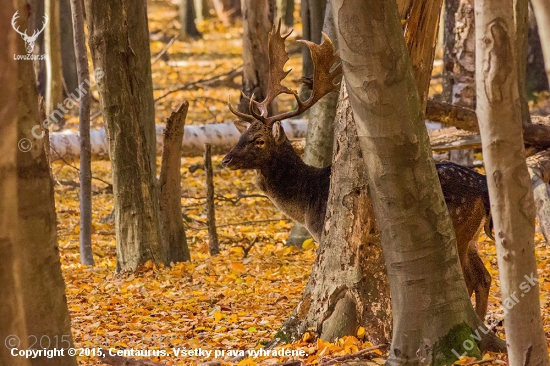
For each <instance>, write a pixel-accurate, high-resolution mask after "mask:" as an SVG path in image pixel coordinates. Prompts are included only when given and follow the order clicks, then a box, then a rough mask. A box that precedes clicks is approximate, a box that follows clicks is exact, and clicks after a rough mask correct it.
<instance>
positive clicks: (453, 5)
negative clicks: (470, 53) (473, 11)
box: [443, 0, 458, 103]
mask: <svg viewBox="0 0 550 366" xmlns="http://www.w3.org/2000/svg"><path fill="white" fill-rule="evenodd" d="M457 11H458V0H445V20H444V22H445V23H444V26H445V31H444V34H443V101H445V102H447V103H452V102H453V100H452V96H453V91H452V89H453V83H454V75H453V70H454V65H455V59H456V54H455V26H456V13H457Z"/></svg>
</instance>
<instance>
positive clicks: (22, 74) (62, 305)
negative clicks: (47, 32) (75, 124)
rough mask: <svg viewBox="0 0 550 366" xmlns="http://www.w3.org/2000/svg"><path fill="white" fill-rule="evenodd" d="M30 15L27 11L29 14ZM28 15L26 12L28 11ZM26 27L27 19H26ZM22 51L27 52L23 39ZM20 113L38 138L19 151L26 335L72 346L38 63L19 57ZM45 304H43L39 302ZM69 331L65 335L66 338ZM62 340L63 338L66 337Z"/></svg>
mask: <svg viewBox="0 0 550 366" xmlns="http://www.w3.org/2000/svg"><path fill="white" fill-rule="evenodd" d="M18 8H19V14H26V12H25V8H26V1H24V0H20V1H19V6H18ZM23 17H25V16H22V17H21V18H23ZM25 18H26V17H25ZM21 21H22V24H21V25H22V27H24V28H26V24H25V23H26V19H24V20H23V19H21ZM18 51H19V52H17V53H23V52H25V51H24V49H23V43H22V42H20V43H19V50H18ZM17 76H18V83H17V98H18V106H17V108H18V109H17V116H18V123H17V124H18V130H19V136H18V138H19V139H22V138H27V139H29V140H30V141H29V143H31V141H32V148H31V149H30V150H29V151H24V150H20V151H19V152H18V154H17V172H18V182H17V202H18V206H17V207H18V220H19V222H18V229H19V230H18V231H19V238H18V244H17V247H18V250H20V254H19V255H21V258H22V276H21V284H23V287H22V293H23V300H24V304H26V305H27V306H26V307H25V318H26V319H27V320H28V321H27V331H26V333H25V334H21V336H25V337H26V335H31V334H33V335H37V336H38V335H40V336H42V337H48V338H49V340H50V341H52V342H54V340H55V339H63V340H64V343H65V344H66V345H65V346H64V347H72V336H71V323H70V318H69V311H68V308H67V302H66V301H67V300H66V297H65V283H64V281H63V276H62V275H61V263H60V258H59V251H58V246H57V232H56V229H57V228H56V215H55V202H54V191H53V180H52V177H51V172H50V167H49V164H48V161H47V159H46V153H45V148H44V144H45V142H46V141H47V140H46V139H43V138H42V139H36V138H33V137H32V133H31V131H32V128H33V127H34V126H36V125H40V124H41V122H42V119H41V116H40V115H39V112H38V95H37V92H36V86H35V77H34V70H33V65H32V63H31V62H29V61H18V73H17ZM37 304H39V306H37ZM62 337H63V338H62ZM60 342H61V341H60ZM31 363H32V364H33V365H45V366H47V365H52V366H53V365H59V366H64V365H70V366H73V365H74V366H76V359H75V357H74V356H73V357H71V356H68V355H67V354H66V353H65V356H64V357H55V358H44V357H42V358H35V359H32V360H31Z"/></svg>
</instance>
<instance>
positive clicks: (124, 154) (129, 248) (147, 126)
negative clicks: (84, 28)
mask: <svg viewBox="0 0 550 366" xmlns="http://www.w3.org/2000/svg"><path fill="white" fill-rule="evenodd" d="M85 4H86V15H87V20H88V30H89V35H90V50H91V53H92V58H93V60H94V67H95V68H99V69H100V70H102V72H103V73H104V76H103V77H102V78H101V80H99V82H98V87H99V97H100V102H101V107H102V110H103V118H104V120H105V124H106V126H107V134H108V137H109V155H110V159H111V166H112V169H113V195H114V200H115V228H116V240H117V270H131V271H133V270H135V269H136V268H137V266H139V265H140V264H143V263H145V262H147V261H148V260H150V259H151V260H153V261H154V262H155V263H163V264H169V262H168V258H167V255H166V252H165V250H164V248H163V245H162V242H161V229H160V228H161V225H160V216H159V200H158V192H157V187H156V177H155V169H154V167H155V158H154V157H155V156H156V155H155V154H154V153H153V151H156V146H155V124H154V108H153V94H152V87H151V85H152V81H151V56H150V52H149V37H148V34H149V32H148V28H147V3H146V1H145V0H139V1H138V2H136V1H135V0H113V1H109V2H102V1H94V0H86V2H85ZM108 19H111V20H113V21H107V20H108ZM115 49H116V50H117V52H112V50H115Z"/></svg>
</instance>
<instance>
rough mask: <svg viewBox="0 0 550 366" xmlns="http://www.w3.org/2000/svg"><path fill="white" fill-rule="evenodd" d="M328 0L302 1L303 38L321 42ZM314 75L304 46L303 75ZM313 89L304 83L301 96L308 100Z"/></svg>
mask: <svg viewBox="0 0 550 366" xmlns="http://www.w3.org/2000/svg"><path fill="white" fill-rule="evenodd" d="M326 5H327V0H320V1H319V0H302V1H301V2H300V17H301V18H302V38H303V39H305V40H308V41H311V42H315V43H320V42H321V31H322V30H323V22H324V19H325V10H326ZM312 75H313V61H312V59H311V55H310V53H309V50H308V48H307V47H306V46H305V45H303V46H302V77H304V78H311V76H312ZM310 93H311V89H309V87H307V86H306V85H304V87H302V89H301V90H300V97H301V98H302V100H306V99H307V98H308V97H309V94H310ZM329 151H330V149H329Z"/></svg>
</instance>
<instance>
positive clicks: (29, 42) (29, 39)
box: [11, 10, 49, 53]
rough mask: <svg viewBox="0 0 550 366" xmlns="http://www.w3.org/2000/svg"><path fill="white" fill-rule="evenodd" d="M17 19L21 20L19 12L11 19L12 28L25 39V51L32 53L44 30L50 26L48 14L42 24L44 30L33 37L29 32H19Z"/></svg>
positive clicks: (33, 34) (35, 32)
mask: <svg viewBox="0 0 550 366" xmlns="http://www.w3.org/2000/svg"><path fill="white" fill-rule="evenodd" d="M17 18H19V10H18V11H16V12H15V14H13V17H12V18H11V26H12V27H13V29H14V30H15V31H16V32H17V33H19V34H20V35H21V37H23V41H25V49H26V50H27V53H31V52H32V51H33V50H34V44H35V42H36V39H37V38H38V36H39V35H40V33H42V32H43V31H44V29H46V24H48V19H49V18H48V14H44V22H43V23H42V29H40V30H39V31H37V30H35V31H34V32H33V33H32V36H29V35H28V34H27V30H25V31H24V32H21V31H20V30H19V26H18V25H17V24H16V20H17Z"/></svg>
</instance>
